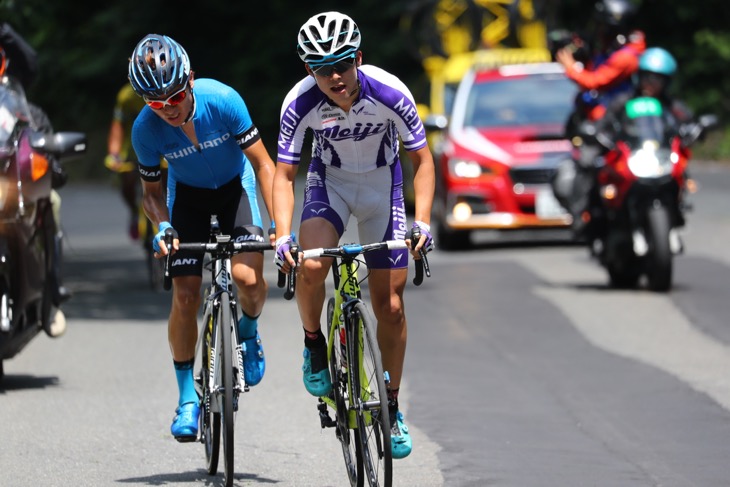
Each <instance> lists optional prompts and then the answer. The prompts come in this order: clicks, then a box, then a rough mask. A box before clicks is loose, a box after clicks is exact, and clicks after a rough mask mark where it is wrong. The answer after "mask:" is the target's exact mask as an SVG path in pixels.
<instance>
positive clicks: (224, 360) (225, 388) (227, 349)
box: [217, 293, 235, 487]
mask: <svg viewBox="0 0 730 487" xmlns="http://www.w3.org/2000/svg"><path fill="white" fill-rule="evenodd" d="M232 326H233V323H232V322H231V305H230V300H229V296H228V294H227V293H221V295H220V309H219V310H218V331H219V332H220V333H219V334H220V337H221V340H220V342H218V351H217V353H218V358H219V359H220V361H219V362H218V364H219V368H218V370H219V371H220V379H221V381H220V385H221V433H222V434H223V463H224V467H225V468H224V472H223V474H224V479H225V485H226V487H230V486H232V485H233V395H234V394H235V391H234V389H233V346H232V343H231V327H232Z"/></svg>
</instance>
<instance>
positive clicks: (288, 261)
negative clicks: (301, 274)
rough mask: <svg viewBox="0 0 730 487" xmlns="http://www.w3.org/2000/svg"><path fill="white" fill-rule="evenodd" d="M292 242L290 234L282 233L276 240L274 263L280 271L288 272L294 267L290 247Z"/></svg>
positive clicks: (294, 263)
mask: <svg viewBox="0 0 730 487" xmlns="http://www.w3.org/2000/svg"><path fill="white" fill-rule="evenodd" d="M293 244H294V241H293V240H292V237H291V235H284V236H283V237H279V238H278V239H277V240H276V244H275V245H276V256H275V257H274V263H275V264H276V267H278V268H279V270H280V271H281V272H289V270H290V269H291V268H292V267H296V266H297V264H296V262H295V261H294V259H293V258H292V256H291V248H292V245H293Z"/></svg>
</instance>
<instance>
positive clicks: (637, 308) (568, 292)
mask: <svg viewBox="0 0 730 487" xmlns="http://www.w3.org/2000/svg"><path fill="white" fill-rule="evenodd" d="M518 260H520V261H521V262H522V263H523V264H527V265H528V268H529V269H530V270H532V271H533V272H536V273H538V274H539V275H540V276H541V277H542V278H543V279H544V280H546V281H548V282H551V281H552V282H555V283H556V284H559V283H560V282H561V281H562V283H565V282H566V281H567V282H573V283H576V282H580V280H581V277H582V278H583V279H582V280H583V281H584V282H586V283H591V282H599V283H600V282H605V281H601V280H600V279H601V276H600V274H598V273H600V272H601V271H602V269H600V268H599V267H598V266H597V265H596V271H597V273H596V274H593V275H592V273H591V270H590V269H588V268H587V267H586V266H588V265H589V264H591V262H590V261H588V260H586V261H585V266H583V265H581V263H580V262H576V261H575V258H574V255H573V256H568V257H567V258H566V256H565V255H563V256H560V255H558V254H557V253H556V256H555V258H553V259H545V258H544V255H543V256H542V257H541V258H540V259H539V263H540V265H538V261H537V260H535V259H532V258H531V257H530V256H529V255H528V256H526V257H525V258H519V259H518ZM546 261H547V262H549V263H550V264H549V265H548V266H546V265H545V262H546ZM558 269H560V270H561V271H562V272H558V273H556V271H557V270H558ZM558 276H559V277H558ZM589 276H590V277H589ZM586 277H588V279H587V280H586V279H585V278H586ZM596 279H598V280H596ZM604 279H605V278H604ZM534 291H535V293H536V294H537V295H538V296H541V297H543V298H545V299H547V300H549V301H550V302H552V303H553V304H554V305H555V306H557V307H558V308H560V309H561V310H562V311H563V313H565V315H566V316H568V318H570V321H571V324H572V325H573V326H574V327H575V328H576V329H577V330H578V331H579V332H580V333H581V334H582V335H583V336H585V338H586V339H587V340H588V341H589V342H590V343H592V344H593V345H594V346H596V347H598V348H600V349H603V350H606V351H608V352H611V353H614V354H616V355H619V356H622V357H627V358H631V359H634V360H637V361H639V362H642V363H646V364H649V365H651V366H653V367H656V368H658V369H661V370H663V371H665V372H667V373H669V374H672V375H673V376H675V377H677V378H678V379H680V380H681V381H683V382H685V383H686V384H688V385H690V386H691V387H692V388H694V389H695V390H697V391H700V392H703V393H705V394H707V395H708V396H710V397H711V398H712V399H714V400H715V401H717V402H718V403H719V404H720V405H721V406H722V407H723V408H725V409H727V410H730V347H728V346H727V345H725V344H723V343H721V342H719V341H718V340H715V339H714V338H712V337H710V336H708V335H707V334H705V333H703V332H702V331H701V330H699V329H698V328H696V327H695V326H693V324H692V323H691V321H690V320H689V319H688V318H687V317H686V316H685V315H684V314H683V313H682V311H681V310H679V309H678V308H677V307H676V306H674V304H673V303H672V301H671V299H669V297H667V296H664V295H660V294H654V293H650V292H647V291H625V292H619V291H614V290H612V291H610V292H607V291H606V290H591V289H586V290H580V289H574V288H571V289H564V288H560V287H539V288H537V289H535V290H534ZM576 294H577V295H578V296H576ZM597 311H598V312H597Z"/></svg>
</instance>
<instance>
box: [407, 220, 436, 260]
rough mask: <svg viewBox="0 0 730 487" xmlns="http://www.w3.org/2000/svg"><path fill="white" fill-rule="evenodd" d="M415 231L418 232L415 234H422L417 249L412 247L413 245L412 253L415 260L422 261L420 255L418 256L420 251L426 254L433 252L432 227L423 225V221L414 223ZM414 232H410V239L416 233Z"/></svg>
mask: <svg viewBox="0 0 730 487" xmlns="http://www.w3.org/2000/svg"><path fill="white" fill-rule="evenodd" d="M413 230H418V231H417V232H415V233H417V234H418V233H420V238H419V240H418V242H416V246H415V248H413V247H412V243H411V242H409V244H411V248H412V250H411V253H412V254H413V257H414V258H415V259H420V258H421V257H420V255H418V251H419V250H421V249H423V251H424V252H425V253H429V252H431V251H432V250H433V237H432V236H431V226H430V225H428V224H426V223H423V222H422V221H415V222H413ZM413 230H412V231H411V232H409V237H410V236H411V235H412V234H413V233H414V232H413Z"/></svg>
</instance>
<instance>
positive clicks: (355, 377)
mask: <svg viewBox="0 0 730 487" xmlns="http://www.w3.org/2000/svg"><path fill="white" fill-rule="evenodd" d="M349 314H350V316H349V320H350V323H349V325H353V324H354V325H355V327H353V328H349V330H351V331H355V333H349V334H348V335H349V336H348V340H349V341H350V343H349V344H348V345H351V346H350V347H349V352H350V364H359V367H353V366H351V367H350V374H351V376H352V377H351V379H350V380H351V383H352V387H353V391H357V392H356V394H357V395H356V397H355V401H354V402H355V406H356V407H355V416H356V419H357V433H358V435H357V436H358V440H359V442H360V446H361V448H362V451H361V453H362V463H363V469H364V474H365V476H366V478H367V480H368V483H369V484H370V486H371V487H376V486H377V487H390V486H391V482H392V479H393V454H392V451H391V446H390V418H389V415H388V394H387V391H386V389H385V376H384V374H383V364H382V361H381V358H380V349H379V348H378V339H377V335H376V329H375V321H374V320H373V318H372V317H371V315H370V312H369V311H368V309H367V307H366V306H365V304H364V303H362V302H358V303H356V304H355V306H354V307H353V308H352V310H351V311H350V313H349ZM358 325H359V326H358Z"/></svg>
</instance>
